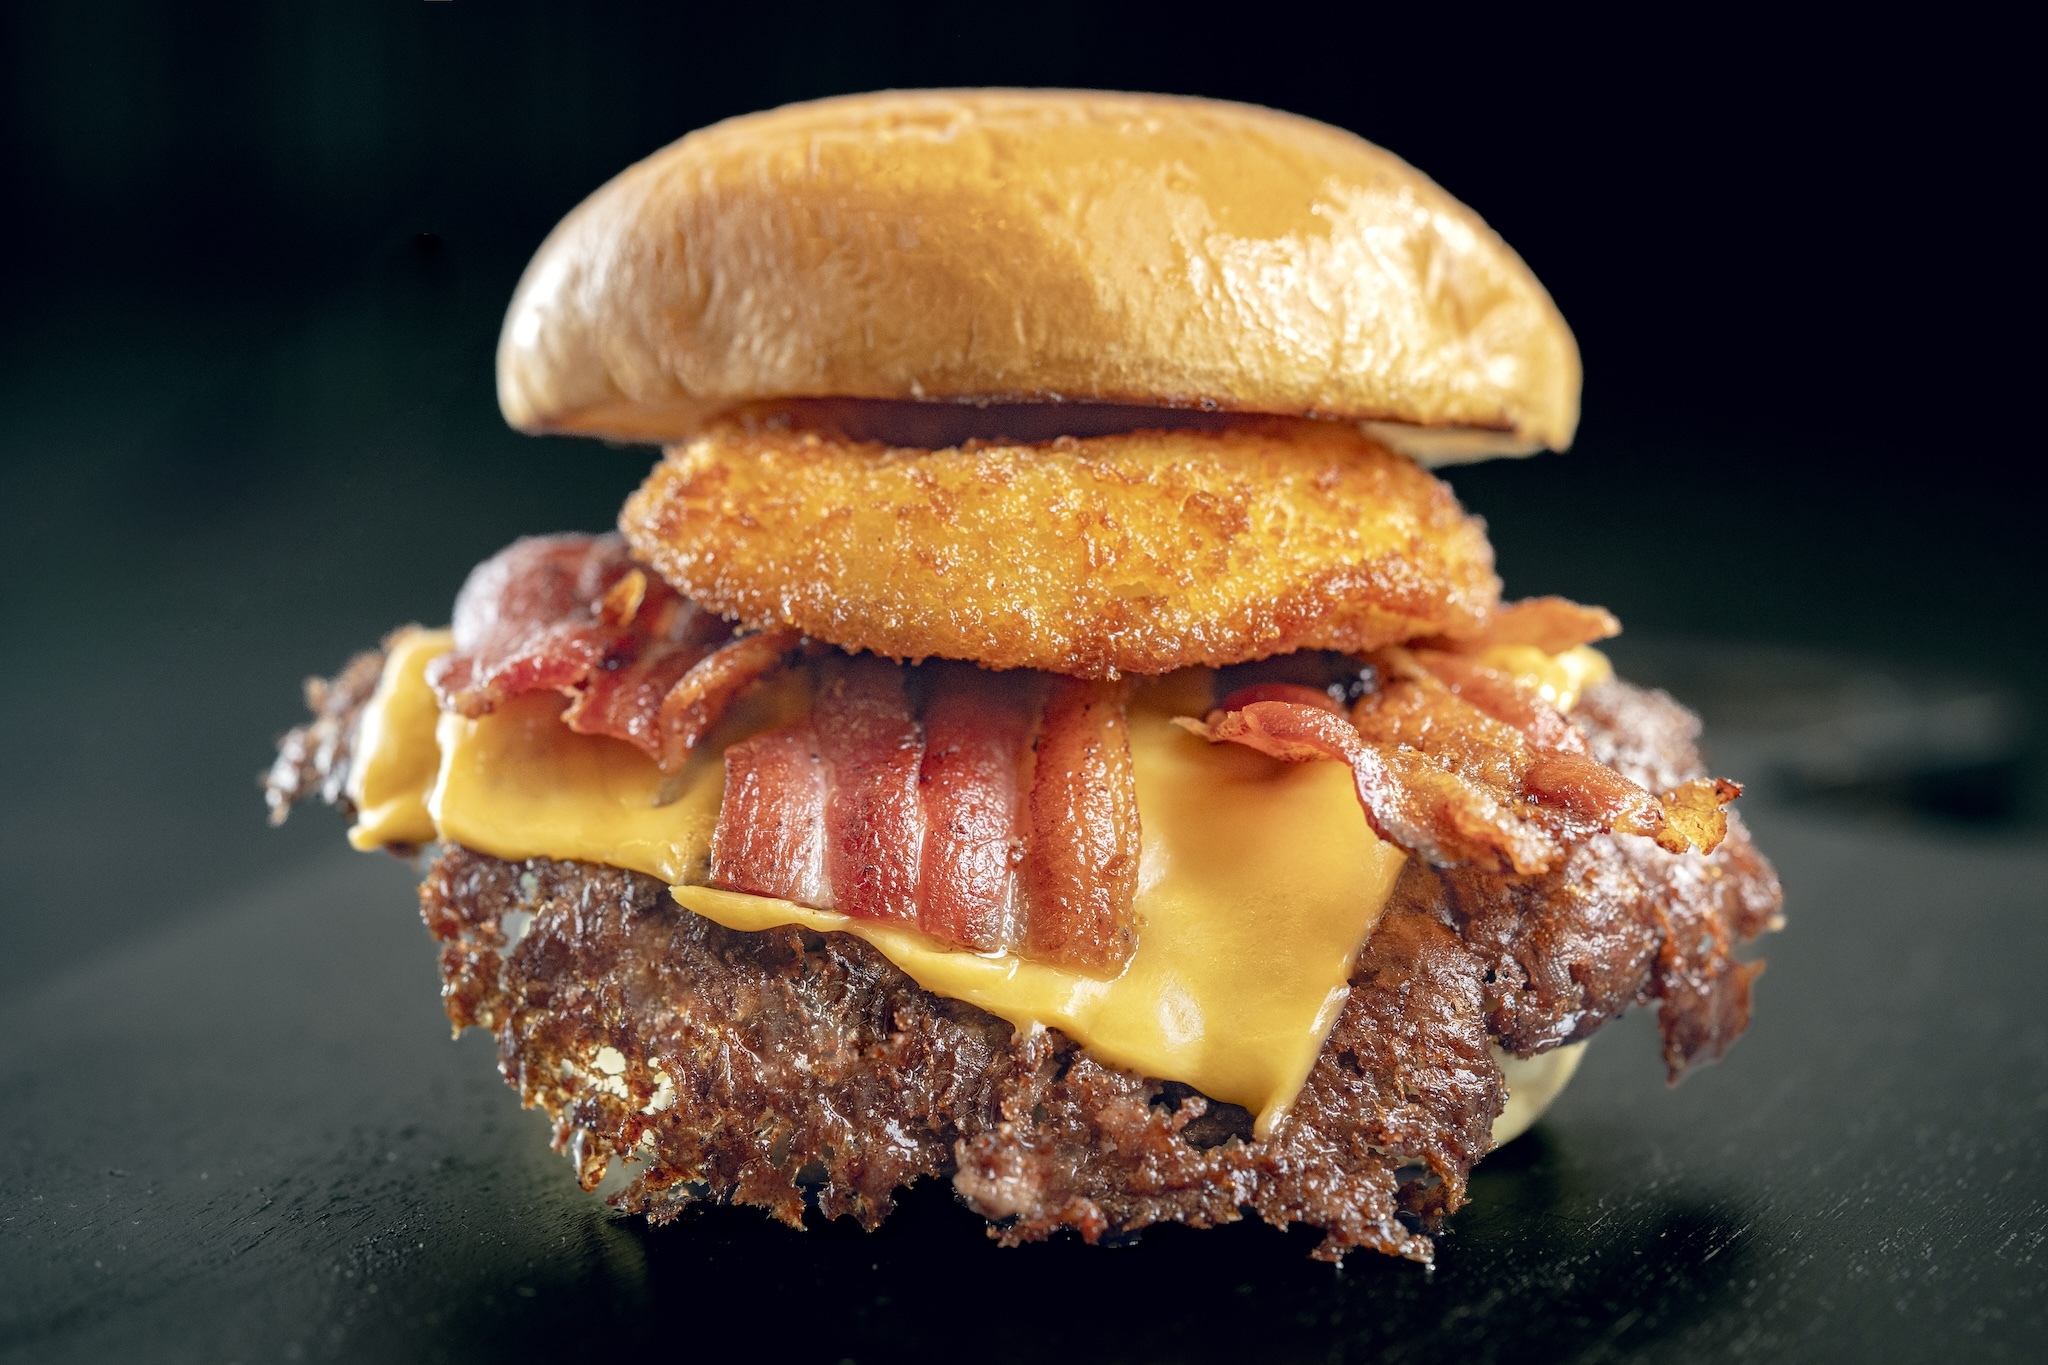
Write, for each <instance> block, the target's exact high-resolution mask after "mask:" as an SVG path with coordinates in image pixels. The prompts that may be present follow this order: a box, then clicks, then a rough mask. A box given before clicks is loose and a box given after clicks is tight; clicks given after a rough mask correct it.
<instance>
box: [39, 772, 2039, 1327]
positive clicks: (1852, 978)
mask: <svg viewBox="0 0 2048 1365" xmlns="http://www.w3.org/2000/svg"><path fill="white" fill-rule="evenodd" d="M1752 816H1753V819H1754V823H1755V825H1756V828H1757V834H1758V837H1759V839H1760V840H1761V841H1763V842H1764V844H1765V845H1766V847H1768V848H1769V849H1770V850H1771V851H1772V852H1773V854H1774V855H1775V856H1776V857H1777V859H1778V862H1779V866H1780V868H1781V869H1782V871H1783V873H1784V877H1785V881H1786V884H1787V886H1788V887H1789V888H1791V902H1790V903H1791V909H1792V913H1793V914H1794V916H1795V921H1794V927H1793V929H1792V930H1791V931H1790V932H1788V933H1786V934H1784V935H1781V936H1780V937H1779V938H1778V939H1776V940H1775V941H1773V942H1772V943H1771V957H1772V965H1771V970H1770V972H1769V973H1768V975H1767V976H1766V977H1765V979H1764V982H1763V985H1762V987H1761V1005H1760V1010H1759V1017H1758V1022H1757V1024H1756V1025H1755V1027H1754V1029H1753V1032H1752V1035H1751V1036H1750V1037H1749V1038H1748V1039H1746V1040H1745V1041H1744V1042H1743V1043H1742V1044H1741V1045H1740V1046H1739V1047H1738V1048H1737V1049H1736V1051H1735V1053H1734V1054H1733V1055H1732V1057H1731V1058H1730V1060H1729V1061H1728V1062H1726V1063H1724V1064H1723V1065H1721V1066H1720V1067H1718V1068H1713V1069H1709V1070H1707V1071H1705V1072H1702V1073H1700V1074H1698V1075H1696V1076H1694V1077H1693V1078H1691V1079H1689V1080H1688V1081H1687V1082H1686V1083H1685V1084H1684V1085H1683V1086H1681V1087H1680V1088H1679V1089H1678V1090H1676V1091H1675V1092H1669V1093H1667V1092H1666V1091H1665V1089H1664V1087H1663V1085H1662V1083H1661V1078H1660V1071H1661V1068H1660V1066H1659V1064H1658V1058H1657V1053H1656V1046H1655V1039H1654V1034H1653V1032H1652V1031H1651V1030H1650V1029H1648V1028H1647V1027H1644V1025H1645V1024H1646V1023H1647V1020H1644V1019H1642V1018H1640V1017H1637V1018H1632V1019H1631V1020H1629V1021H1626V1022H1624V1023H1623V1024H1621V1025H1618V1026H1616V1027H1615V1028H1614V1029H1613V1030H1611V1031H1610V1032H1608V1033H1605V1034H1603V1035H1601V1037H1600V1038H1599V1039H1598V1040H1597V1041H1596V1042H1595V1044H1594V1046H1593V1048H1592V1050H1591V1051H1590V1053H1589V1055H1588V1059H1587V1061H1586V1064H1585V1067H1584V1069H1583V1070H1582V1071H1581V1073H1580V1076H1579V1078H1578V1079H1577V1080H1576V1081H1575V1082H1574V1084H1573V1085H1572V1087H1571V1089H1570V1090H1568V1091H1567V1092H1566V1095H1565V1097H1564V1098H1563V1100H1562V1101H1561V1102H1560V1103H1559V1105H1558V1106H1557V1108H1556V1109H1555V1110H1554V1111H1553V1113H1552V1114H1551V1116H1550V1117H1548V1118H1547V1119H1546V1120H1545V1121H1544V1122H1543V1123H1542V1124H1541V1125H1540V1126H1539V1128H1538V1129H1537V1130H1536V1131H1535V1132H1534V1134H1532V1136H1530V1137H1529V1138H1526V1139H1524V1140H1523V1141H1521V1142H1518V1143H1516V1144H1514V1145H1513V1146H1511V1147H1509V1148H1508V1149H1506V1150H1505V1151H1503V1152H1502V1153H1500V1154H1499V1155H1498V1156H1497V1157H1496V1158H1494V1159H1493V1160H1490V1161H1488V1162H1487V1163H1485V1164H1484V1165H1482V1166H1481V1167H1480V1169H1479V1172H1478V1174H1477V1176H1476V1178H1475V1180H1474V1184H1473V1195H1474V1200H1473V1204H1472V1206H1471V1207H1470V1208H1468V1209H1467V1210H1466V1211H1464V1212H1462V1213H1460V1214H1459V1215H1457V1216H1456V1217H1455V1218H1454V1219H1453V1220H1452V1223H1451V1225H1450V1231H1449V1232H1448V1233H1447V1234H1446V1235H1445V1236H1444V1237H1443V1238H1442V1240H1441V1242H1440V1264H1439V1267H1438V1269H1437V1270H1436V1271H1435V1272H1434V1273H1425V1272H1423V1271H1421V1270H1419V1269H1417V1268H1416V1267H1414V1266H1412V1265H1407V1264H1404V1263H1397V1262H1393V1261H1390V1260H1386V1259H1383V1258H1380V1257H1376V1256H1373V1255H1370V1254H1367V1253H1360V1254H1356V1255H1354V1256H1353V1257H1352V1259H1351V1260H1350V1261H1349V1262H1347V1264H1346V1265H1345V1267H1344V1269H1343V1270H1342V1271H1332V1270H1331V1269H1330V1268H1329V1267H1327V1266H1322V1265H1318V1264H1315V1263H1312V1262H1310V1261H1309V1260H1307V1259H1306V1255H1307V1252H1308V1251H1309V1249H1310V1248H1311V1247H1312V1246H1313V1244H1314V1241H1315V1237H1314V1235H1313V1234H1295V1235H1283V1234H1281V1233H1278V1232H1275V1231H1272V1230H1271V1229H1268V1228H1266V1227H1264V1226H1263V1225H1240V1226H1237V1227H1232V1228H1226V1229H1221V1230H1217V1231H1211V1232H1203V1233H1189V1232H1185V1231H1183V1230H1180V1229H1163V1230H1155V1231H1153V1232H1152V1233H1149V1234H1147V1235H1146V1237H1145V1238H1144V1239H1143V1241H1142V1242H1141V1243H1140V1244H1139V1245H1137V1246H1136V1247H1131V1248H1123V1249H1118V1250H1091V1249H1089V1248H1086V1247H1084V1246H1081V1245H1079V1244H1078V1243H1074V1242H1071V1241H1068V1242H1062V1243H1057V1244H1053V1245H1049V1246H1037V1247H1026V1248H1022V1249H1020V1250H1015V1251H1003V1250H999V1249H998V1248H996V1247H994V1246H993V1245H991V1244H989V1243H988V1242H987V1241H985V1240H984V1239H983V1237H982V1235H981V1231H980V1223H979V1220H977V1219H975V1218H973V1217H971V1216H970V1215H968V1214H967V1213H965V1212H964V1211H962V1210H959V1209H957V1208H955V1207H954V1206H953V1205H952V1203H951V1201H950V1199H949V1197H948V1195H947V1193H946V1192H945V1191H944V1190H943V1189H942V1188H939V1187H930V1186H927V1187H924V1188H923V1189H922V1190H921V1191H920V1192H919V1193H918V1194H916V1195H914V1196H913V1197H912V1198H910V1199H909V1200H907V1201H906V1204H905V1207H904V1208H903V1209H902V1211H901V1212H900V1213H899V1214H898V1215H897V1217H896V1218H895V1219H893V1220H892V1221H891V1222H890V1223H888V1224H887V1225H885V1226H884V1228H883V1229H882V1230H881V1231H880V1232H879V1233H877V1234H874V1235H873V1236H865V1235H863V1234H861V1233H859V1232H858V1231H857V1230H856V1229H855V1228H854V1227H853V1226H852V1225H851V1224H844V1223H842V1224H838V1225H833V1226H829V1227H819V1228H815V1229H814V1230H812V1231H809V1232H806V1233H803V1234H797V1233H792V1232H789V1231H787V1230H785V1229H783V1228H780V1227H778V1226H776V1225H773V1224H771V1223H769V1222H768V1221H767V1220H766V1219H765V1218H764V1217H762V1216H761V1215H759V1214H757V1213H755V1212H752V1211H747V1210H733V1209H718V1210H710V1211H706V1212H703V1213H700V1214H696V1215H693V1216H690V1217H687V1218H685V1219H684V1220H683V1221H682V1222H680V1223H678V1224H676V1225H673V1226H671V1227H668V1228H665V1229H656V1230H650V1229H648V1228H646V1227H644V1226H643V1225H641V1224H639V1223H637V1222H634V1221H629V1220H624V1219H621V1218H618V1217H616V1216H614V1215H610V1214H608V1213H607V1212H606V1211H605V1210H604V1209H603V1208H602V1207H601V1206H600V1205H599V1203H598V1202H597V1201H596V1200H595V1199H594V1198H591V1197H586V1196H584V1195H582V1194H580V1193H579V1192H578V1191H577V1189H576V1187H575V1184H574V1182H573V1181H572V1179H571V1177H570V1172H569V1168H568V1165H567V1163H566V1162H565V1161H563V1160H562V1159H560V1158H558V1157H554V1156H551V1155H550V1154H549V1153H548V1152H547V1150H546V1125H545V1123H544V1121H543V1120H542V1119H541V1118H540V1117H539V1116H538V1115H535V1114H530V1113H521V1112H520V1111H519V1109H518V1107H517V1105H516V1103H515V1101H514V1098H513V1096H512V1094H511V1093H510V1092H509V1091H508V1090H506V1089H504V1088H503V1087H502V1086H500V1085H499V1084H498V1082H497V1080H496V1078H495V1076H494V1074H493V1072H492V1066H491V1058H490V1055H489V1048H488V1045H487V1044H486V1043H485V1041H484V1039H483V1038H482V1037H481V1035H475V1034H472V1035H470V1036H468V1037H466V1038H464V1039H463V1040H461V1041H460V1042H458V1043H455V1044H450V1043H448V1042H446V1041H445V1026H444V1024H443V1021H442V1020H441V1018H440V1013H439V1009H438V1007H437V1004H436V1001H435V999H434V990H433V987H434V971H433V965H432V955H431V949H430V946H429V944H428V942H427V940H426V937H425V935H424V933H423V932H422V931H421V929H420V927H419V925H418V923H417V921H416V920H415V919H414V918H413V915H412V913H411V908H410V900H411V897H410V894H409V889H408V888H409V882H410V873H409V870H408V869H407V868H405V867H404V866H402V865H400V864H398V863H396V862H394V861H391V860H388V859H384V858H381V857H363V856H357V857H348V856H344V855H341V854H329V855H325V856H322V857H319V858H315V859H313V860H311V861H308V862H307V863H306V864H304V865H303V866H301V867H299V868H296V869H294V870H293V872H292V873H291V875H290V876H288V877H286V878H283V879H281V880H279V881H276V882H273V883H271V884H269V885H267V886H265V887H262V888H259V889H257V890H255V891H253V892H250V893H248V894H246V895H243V896H241V897H238V898H236V899H234V900H232V901H229V902H226V903H223V904H221V905H219V906H217V907H215V908H214V909H212V910H210V911H209V912H207V913H204V914H202V915H199V916H195V917H193V918H191V919H190V920H188V921H187V922H185V923H183V924H181V925H179V926H178V927H176V928H175V929H172V930H170V931H168V932H165V933H163V934H160V935H156V936H153V937H150V938H147V939H145V940H143V941H141V942H138V943H137V944H135V945H134V946H132V947H130V948H129V949H127V950H126V951H124V952H121V953H118V954H115V955H112V956H110V957H108V958H105V959H103V960H101V961H99V962H97V963H93V964H90V965H88V966H84V967H81V968H79V969H77V970H74V971H71V972H69V973H66V974H64V975H62V976H61V977H58V978H57V979H54V980H52V981H50V982H47V983H46V984H44V985H42V986H41V987H39V988H38V989H36V990H35V991H34V992H32V993H29V994H26V995H25V996H21V997H17V998H16V999H15V1000H14V1001H13V1002H12V1004H11V1005H10V1006H9V1007H8V1008H7V1010H6V1012H5V1014H4V1016H0V1096H4V1108H0V1114H4V1118H0V1163H4V1164H0V1189H4V1190H5V1191H6V1196H7V1197H6V1209H5V1212H4V1213H0V1217H4V1218H5V1219H6V1220H7V1221H6V1223H5V1230H4V1235H0V1255H4V1266H0V1275H4V1280H0V1283H4V1285H5V1291H4V1294H0V1358H6V1359H22V1360H106V1359H116V1358H130V1359H133V1358H138V1357H140V1358H147V1359H166V1360H187V1359H189V1360H248V1361H254V1360H274V1359H298V1358H305V1359H330V1358H343V1359H386V1360H411V1359H421V1360H437V1359H445V1360H484V1359H501V1358H507V1354H508V1353H509V1357H510V1358H527V1357H529V1356H531V1355H537V1354H539V1353H540V1352H541V1351H542V1350H543V1348H546V1349H548V1350H550V1351H552V1350H553V1349H555V1348H562V1349H565V1350H569V1349H575V1348H577V1347H578V1346H579V1345H580V1344H587V1343H589V1342H590V1340H591V1334H592V1333H599V1334H601V1338H602V1340H603V1341H604V1343H605V1345H606V1346H607V1347H608V1348H609V1347H625V1346H629V1345H630V1346H642V1345H645V1346H655V1345H658V1344H660V1343H662V1342H664V1341H666V1342H669V1343H670V1344H671V1346H673V1345H675V1344H676V1336H675V1334H676V1333H677V1332H678V1331H681V1332H683V1333H685V1334H686V1335H688V1336H690V1337H691V1338H693V1339H699V1340H708V1339H710V1338H711V1337H715V1336H716V1335H717V1334H718V1333H719V1332H720V1326H719V1324H720V1322H721V1321H729V1322H732V1323H735V1324H745V1325H746V1326H747V1329H748V1330H749V1331H772V1332H773V1333H774V1341H773V1345H772V1347H763V1349H761V1350H760V1351H759V1352H758V1354H760V1355H761V1356H763V1357H764V1358H775V1357H778V1356H783V1355H787V1356H789V1357H792V1358H801V1359H816V1360H837V1359H841V1358H846V1357H850V1358H853V1359H856V1360H884V1359H902V1358H922V1357H938V1356H942V1355H946V1356H951V1355H955V1354H957V1353H958V1351H959V1349H960V1346H959V1343H960V1342H961V1340H963V1339H968V1340H972V1342H973V1348H972V1350H973V1354H974V1355H975V1356H977V1357H979V1358H993V1359H998V1360H1012V1359H1016V1360H1022V1359H1043V1358H1048V1357H1050V1358H1074V1359H1095V1358H1100V1359H1114V1360H1196V1359H1200V1360H1209V1359H1217V1360H1220V1359H1237V1360H1246V1359H1258V1360H1335V1359H1388V1360H1409V1359H1413V1360H1425V1359H1445V1358H1457V1359H1469V1360H1493V1359H1500V1360H1511V1361H1516V1362H1527V1361H1543V1360H1604V1359H1657V1360H1680V1359H1698V1358H1702V1357H1707V1356H1728V1357H1736V1356H1740V1357H1742V1358H1746V1359H1764V1360H1892V1359H1900V1360H1904V1359H1921V1358H1926V1357H1928V1356H1930V1355H1942V1356H1948V1357H1950V1358H1969V1359H1981V1360H1996V1359H2029V1358H2038V1355H2037V1352H2038V1348H2039V1342H2040V1333H2042V1332H2043V1331H2044V1330H2048V1274H2044V1267H2048V1246H2044V1245H2043V1239H2044V1236H2048V1170H2044V1165H2043V1155H2044V1153H2043V1150H2042V1147H2043V1140H2044V1131H2048V1027H2044V1025H2043V1023H2042V1020H2041V1017H2040V1014H2039V1009H2038V1004H2037V985H2036V982H2037V977H2038V971H2039V964H2040V962H2041V961H2043V960H2044V954H2048V919H2044V917H2043V916H2042V913H2041V911H2042V908H2043V907H2042V887H2043V885H2044V879H2048V851H2044V850H2042V849H2041V848H2038V847H2029V846H2020V845H2014V844H2010V843H2004V842H1996V841H1987V840H1984V839H1981V838H1972V837H1967V836H1956V835H1949V836H1937V835H1932V834H1928V833H1925V832H1920V831H1914V830H1909V829H1897V830H1892V831H1889V832H1886V833H1883V834H1877V833H1874V832H1873V831H1872V830H1870V829H1869V828H1867V827H1859V826H1857V825H1852V824H1844V823H1842V822H1839V821H1836V820H1831V819H1827V818H1820V817H1815V816H1813V815H1805V814H1796V813H1793V812H1791V811H1785V810H1779V811H1769V810H1765V809H1758V810H1756V811H1753V812H1752ZM1019 1303H1021V1304H1023V1305H1025V1307H1024V1308H1023V1309H1021V1310H1020V1309H1018V1308H1016V1307H1015V1306H1014V1305H1016V1304H1019ZM998 1318H1000V1319H1001V1325H1000V1326H999V1327H997V1326H995V1325H994V1324H995V1322H996V1320H997V1319H998ZM700 1333H702V1334H706V1336H704V1337H699V1335H698V1334H700ZM9 1348H11V1349H9ZM750 1354H755V1352H751V1351H750Z"/></svg>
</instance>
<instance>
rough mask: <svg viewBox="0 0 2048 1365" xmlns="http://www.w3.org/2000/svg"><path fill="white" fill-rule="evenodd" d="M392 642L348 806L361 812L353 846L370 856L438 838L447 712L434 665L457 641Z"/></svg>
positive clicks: (369, 709) (406, 633)
mask: <svg viewBox="0 0 2048 1365" xmlns="http://www.w3.org/2000/svg"><path fill="white" fill-rule="evenodd" d="M384 643H385V653H384V673H383V676H381V677H380V678H378V679H377V690H376V691H375V692H373V693H371V694H370V700H369V702H368V703H367V704H366V705H365V706H364V707H363V716H362V720H361V721H360V722H358V724H357V726H356V736H355V761H354V762H353V763H352V764H351V765H350V767H349V775H348V779H349V780H348V799H349V802H350V804H351V805H353V806H354V807H355V808H356V822H355V824H354V825H352V826H350V828H349V832H348V841H349V843H351V844H352V845H354V846H355V847H357V848H359V849H363V850H364V851H366V852H367V851H368V850H370V849H373V848H382V847H383V846H384V845H386V844H423V843H425V842H427V840H429V839H432V838H433V837H434V833H435V831H434V819H433V816H431V815H430V814H428V812H427V792H428V790H429V789H430V788H431V787H432V786H433V785H434V774H435V772H436V771H437V770H438V769H439V768H440V766H441V755H440V750H439V749H438V748H437V747H436V745H435V742H434V724H435V720H436V718H437V717H438V716H439V714H440V712H439V710H438V708H437V707H436V705H435V701H434V692H433V689H432V688H430V687H428V686H427V665H428V664H430V663H432V662H433V661H434V660H435V659H437V658H439V657H440V656H441V655H443V654H446V653H447V652H448V651H449V650H450V649H452V648H453V647H454V637H453V636H452V635H450V633H449V632H447V631H445V630H422V629H420V627H418V626H407V627H406V628H405V629H404V630H401V631H398V632H396V633H395V634H393V635H392V637H391V638H390V639H389V640H387V641H385V642H384Z"/></svg>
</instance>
